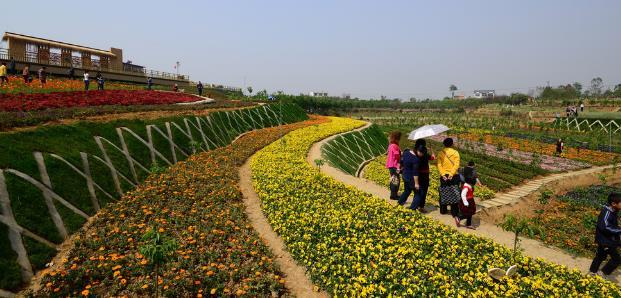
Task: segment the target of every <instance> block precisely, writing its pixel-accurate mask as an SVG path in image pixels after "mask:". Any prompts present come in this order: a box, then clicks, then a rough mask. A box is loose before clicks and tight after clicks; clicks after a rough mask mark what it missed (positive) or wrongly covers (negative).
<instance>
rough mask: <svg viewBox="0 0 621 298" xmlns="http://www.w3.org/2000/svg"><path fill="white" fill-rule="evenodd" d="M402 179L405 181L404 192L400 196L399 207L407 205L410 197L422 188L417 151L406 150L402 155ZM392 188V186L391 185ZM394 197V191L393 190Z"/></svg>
mask: <svg viewBox="0 0 621 298" xmlns="http://www.w3.org/2000/svg"><path fill="white" fill-rule="evenodd" d="M400 166H401V178H402V179H403V192H402V193H401V195H400V196H399V200H398V201H397V203H399V205H403V204H405V202H406V201H407V200H408V197H409V196H410V194H411V193H412V191H414V193H416V192H417V191H418V189H419V188H420V185H419V184H418V175H419V174H418V159H417V156H416V149H414V150H410V149H404V150H403V152H402V153H401V163H400ZM391 186H392V185H391ZM391 195H392V189H391Z"/></svg>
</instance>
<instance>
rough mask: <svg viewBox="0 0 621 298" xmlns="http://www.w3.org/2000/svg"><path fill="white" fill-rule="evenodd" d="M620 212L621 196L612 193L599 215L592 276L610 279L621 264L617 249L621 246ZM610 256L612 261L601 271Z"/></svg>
mask: <svg viewBox="0 0 621 298" xmlns="http://www.w3.org/2000/svg"><path fill="white" fill-rule="evenodd" d="M619 210H621V194H620V193H611V194H610V195H608V204H607V205H605V206H604V207H603V208H602V210H601V212H600V213H599V217H598V218H597V225H596V226H595V243H597V251H596V252H595V258H593V262H592V263H591V267H590V268H589V271H591V274H592V275H595V274H598V275H602V276H603V277H608V276H609V275H610V274H611V273H612V272H613V271H614V270H615V269H617V267H618V266H619V264H621V256H619V251H618V250H617V247H619V245H621V241H620V239H619V235H621V228H620V227H619V219H618V215H617V214H618V213H619ZM608 256H610V261H608V263H606V265H604V267H603V268H602V269H601V271H599V270H600V268H599V266H600V265H601V264H602V262H604V261H605V260H606V258H607V257H608ZM600 272H601V273H600Z"/></svg>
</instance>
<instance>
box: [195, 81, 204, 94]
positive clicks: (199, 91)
mask: <svg viewBox="0 0 621 298" xmlns="http://www.w3.org/2000/svg"><path fill="white" fill-rule="evenodd" d="M196 90H198V96H203V83H201V81H198V84H196Z"/></svg>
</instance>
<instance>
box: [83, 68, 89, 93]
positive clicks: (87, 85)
mask: <svg viewBox="0 0 621 298" xmlns="http://www.w3.org/2000/svg"><path fill="white" fill-rule="evenodd" d="M89 76H90V75H89V74H88V71H85V72H84V91H88V87H90V80H89Z"/></svg>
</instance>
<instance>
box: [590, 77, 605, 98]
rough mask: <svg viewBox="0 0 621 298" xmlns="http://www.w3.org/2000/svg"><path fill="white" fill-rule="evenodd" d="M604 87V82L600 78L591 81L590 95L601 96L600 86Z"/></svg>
mask: <svg viewBox="0 0 621 298" xmlns="http://www.w3.org/2000/svg"><path fill="white" fill-rule="evenodd" d="M603 85H604V81H603V80H602V78H600V77H597V78H593V79H592V80H591V94H592V95H593V96H598V95H600V94H602V86H603Z"/></svg>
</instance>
